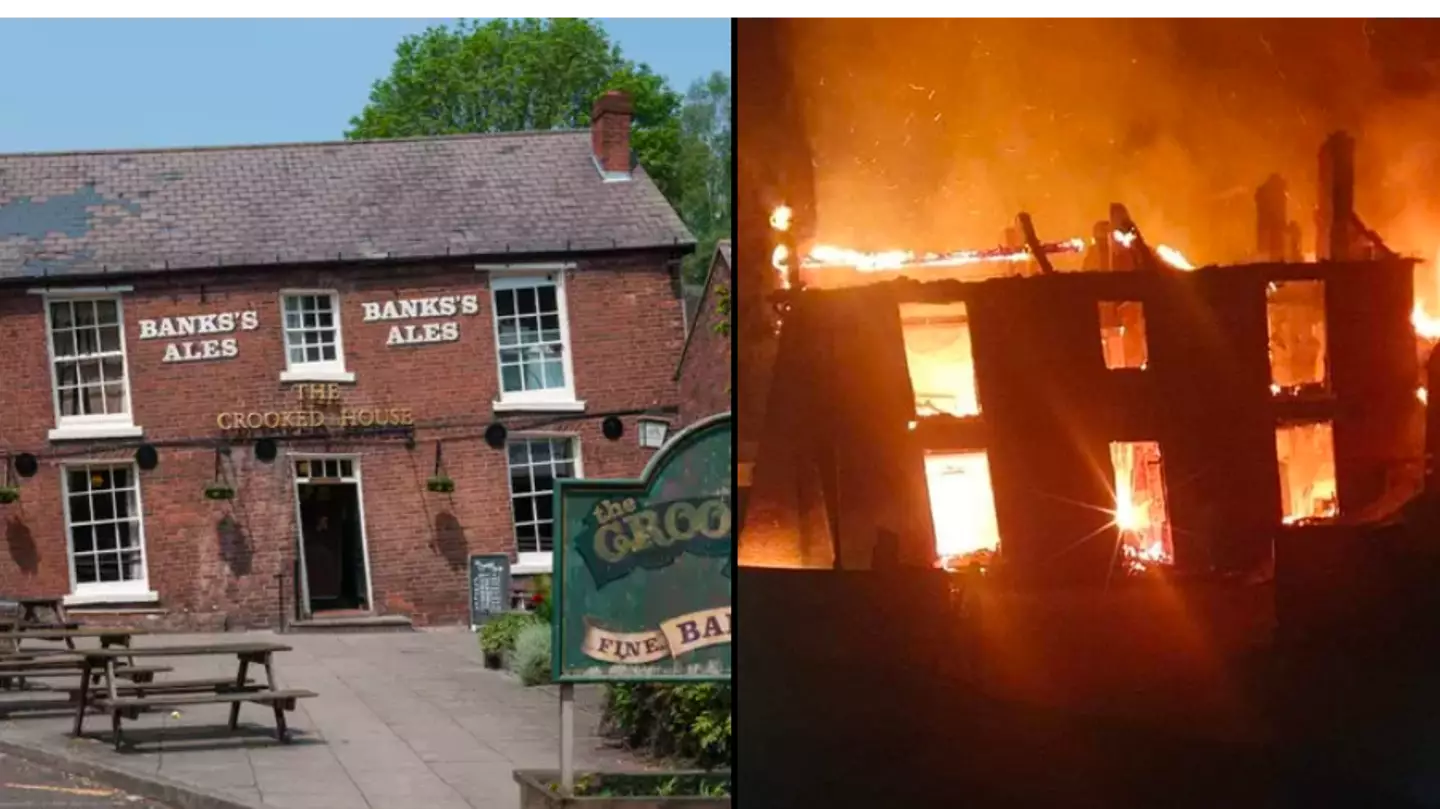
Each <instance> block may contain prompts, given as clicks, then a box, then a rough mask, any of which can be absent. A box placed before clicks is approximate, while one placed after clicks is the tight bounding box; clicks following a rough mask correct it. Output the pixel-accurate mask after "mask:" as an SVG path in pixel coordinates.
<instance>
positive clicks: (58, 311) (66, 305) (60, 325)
mask: <svg viewBox="0 0 1440 809" xmlns="http://www.w3.org/2000/svg"><path fill="white" fill-rule="evenodd" d="M50 325H51V327H52V328H55V329H66V328H69V327H71V326H73V325H75V318H74V316H73V315H72V314H71V311H70V302H69V301H62V302H59V303H52V304H50Z"/></svg>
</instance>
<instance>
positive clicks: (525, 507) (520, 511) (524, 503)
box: [515, 497, 535, 523]
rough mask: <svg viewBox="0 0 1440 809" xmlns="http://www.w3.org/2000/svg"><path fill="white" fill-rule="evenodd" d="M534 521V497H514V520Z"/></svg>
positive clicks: (520, 521)
mask: <svg viewBox="0 0 1440 809" xmlns="http://www.w3.org/2000/svg"><path fill="white" fill-rule="evenodd" d="M534 521H535V499H534V498H531V497H517V498H515V522H517V523H522V522H534Z"/></svg>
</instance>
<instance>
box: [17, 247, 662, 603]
mask: <svg viewBox="0 0 1440 809" xmlns="http://www.w3.org/2000/svg"><path fill="white" fill-rule="evenodd" d="M488 280H489V276H488V274H487V273H485V272H477V271H475V270H474V269H472V267H471V266H470V265H469V264H466V265H463V266H458V265H457V266H449V267H446V266H433V267H424V268H394V267H390V268H373V267H372V268H349V269H344V270H339V271H337V270H326V271H297V272H287V273H283V274H282V273H276V272H269V273H266V272H251V271H245V270H225V271H224V272H223V273H221V272H217V273H214V274H207V275H205V276H200V275H193V274H192V275H185V276H176V277H174V278H156V279H148V280H141V281H136V282H135V283H134V287H135V288H134V291H133V292H129V293H126V294H124V295H123V296H122V299H123V306H124V318H125V333H126V343H127V360H128V371H129V377H130V387H131V393H132V398H133V406H132V412H133V413H134V415H135V422H136V424H137V425H139V426H141V427H143V428H144V430H145V439H144V440H145V441H147V442H151V443H156V444H160V463H159V466H158V468H156V469H155V470H153V471H150V472H144V473H141V476H140V482H141V498H142V503H143V509H144V514H145V522H144V531H145V541H146V556H147V567H148V573H149V581H150V586H151V589H153V590H155V591H157V592H158V593H159V594H160V598H161V603H160V607H161V608H162V609H163V610H164V611H165V613H166V615H165V617H164V622H165V623H167V624H172V625H179V626H191V627H207V628H208V627H215V626H221V625H225V624H227V623H228V624H229V625H241V626H243V625H259V624H270V623H273V622H274V621H275V620H276V618H277V614H278V607H277V588H278V586H279V582H278V581H277V579H276V574H277V573H280V572H282V571H283V572H285V573H286V577H287V578H286V585H285V586H286V588H287V591H286V593H285V599H286V603H287V606H288V605H289V602H290V600H291V592H290V590H289V588H290V587H291V585H290V582H289V574H290V571H291V569H292V568H291V566H292V565H293V560H294V558H295V547H296V513H295V508H296V507H295V498H294V493H293V483H292V477H291V473H290V468H291V464H290V463H289V462H288V461H287V453H290V452H317V453H325V452H329V453H337V454H354V455H356V456H358V457H359V458H360V474H361V486H362V489H363V492H362V494H363V501H364V518H365V533H366V541H367V545H368V552H369V561H370V565H369V567H370V575H371V577H372V586H373V595H374V605H375V608H376V611H377V612H380V613H402V614H406V615H410V616H412V617H413V618H414V619H415V620H416V622H417V623H436V622H454V621H460V620H464V616H465V614H466V601H467V597H468V591H467V577H466V570H465V568H466V558H467V556H468V555H469V554H472V553H493V552H503V551H510V552H512V553H513V551H514V531H513V527H512V524H511V516H510V501H509V488H508V475H507V465H506V457H505V452H504V450H503V449H501V450H494V449H491V448H490V447H489V446H487V445H486V444H485V442H484V440H483V438H482V437H481V434H482V433H483V432H484V428H485V426H486V425H487V424H489V423H490V422H492V421H495V420H497V418H498V419H500V420H503V421H505V422H506V423H507V425H508V426H509V428H510V430H511V433H512V435H513V434H515V433H517V432H519V431H521V430H522V429H523V428H524V427H525V426H526V425H528V424H533V423H534V422H535V421H538V420H541V419H548V418H551V417H552V416H553V415H555V414H541V413H503V414H495V413H493V412H492V409H491V403H492V402H493V401H494V400H495V399H497V398H498V393H497V375H498V374H497V368H496V356H495V345H494V342H495V340H494V326H493V320H492V317H491V316H492V311H493V305H492V302H491V298H490V293H489V288H488V284H487V282H488ZM282 288H320V289H331V288H333V289H336V290H338V291H339V292H340V302H341V326H342V339H343V343H344V356H345V364H346V368H347V370H349V371H352V372H354V373H355V375H356V381H355V383H354V384H343V385H341V386H340V388H341V395H342V397H343V398H344V401H345V404H346V405H347V406H367V405H368V406H376V407H386V408H389V407H403V408H410V409H411V410H412V411H413V412H414V417H415V420H416V425H417V426H416V445H415V448H414V449H407V448H406V446H405V443H404V441H403V439H398V438H392V439H379V438H369V439H359V440H354V439H352V440H341V439H335V440H332V441H329V442H325V443H317V442H309V443H304V444H299V443H294V444H287V443H285V442H282V443H281V455H280V457H279V458H277V459H276V460H275V462H274V463H272V464H263V463H260V462H258V461H256V460H255V458H254V456H253V452H252V447H251V445H250V444H248V443H239V444H235V445H234V446H233V449H232V451H231V454H230V455H229V456H228V458H226V459H225V461H224V465H225V468H226V469H227V470H228V473H229V475H230V480H231V482H232V483H233V485H234V486H235V489H236V499H235V500H234V501H231V502H211V501H207V500H205V499H204V497H203V490H204V487H205V485H206V484H207V483H208V482H210V481H211V479H212V478H213V476H214V467H215V452H214V450H213V449H210V448H207V447H203V446H202V447H194V446H190V447H166V446H164V444H163V442H166V441H183V440H189V439H215V438H219V437H220V435H221V434H220V431H219V429H218V428H217V426H216V421H215V417H216V414H217V413H220V412H223V411H232V410H233V411H253V410H261V411H266V410H275V409H287V408H289V407H290V406H291V405H292V403H293V402H294V400H295V399H294V397H295V385H293V384H282V383H281V382H280V381H279V375H280V372H281V371H282V370H284V368H285V358H284V349H283V337H282V332H281V320H282V318H281V315H280V311H279V307H280V303H279V299H280V296H279V290H280V289H282ZM12 289H13V288H12ZM447 294H449V295H460V294H475V295H477V296H478V297H479V300H480V311H479V313H478V314H476V315H473V316H464V315H457V316H455V317H454V318H453V319H454V320H455V321H457V322H458V323H459V325H460V339H459V340H458V341H456V342H451V343H435V344H430V345H422V346H397V347H387V346H386V344H385V341H386V338H387V336H388V334H389V329H390V327H391V326H392V325H396V324H395V323H394V322H383V321H382V322H376V323H364V322H363V314H362V308H361V303H362V302H366V301H383V300H387V299H391V298H395V299H403V298H412V297H425V296H434V295H447ZM565 295H566V302H567V307H568V313H569V328H570V346H571V349H572V352H573V355H574V374H575V390H576V397H577V398H578V399H580V400H581V401H584V402H585V403H586V412H587V413H601V412H606V411H615V410H627V409H635V408H649V407H662V406H673V405H674V404H675V402H676V398H677V391H676V383H675V381H674V367H675V359H676V357H677V356H678V355H679V350H680V347H681V343H682V341H683V337H684V335H683V330H682V323H681V321H682V315H681V303H680V301H679V300H677V299H676V297H675V294H674V292H673V286H672V282H671V280H670V277H669V274H668V273H667V271H666V268H665V264H664V259H662V258H657V257H654V256H632V257H629V258H617V259H606V260H603V261H582V262H581V263H580V265H579V267H578V268H577V269H574V270H570V271H567V273H566V278H565ZM202 296H203V300H202ZM42 301H43V298H42V297H41V296H38V295H30V294H25V292H24V290H23V289H13V291H6V292H3V293H0V341H3V345H4V346H5V350H4V351H3V352H0V379H3V380H4V387H3V389H0V450H6V451H9V452H12V453H15V452H32V453H35V454H36V455H39V456H40V459H41V460H40V471H39V473H38V474H37V475H35V476H34V477H33V478H30V479H27V480H24V481H23V482H22V483H21V489H22V496H21V500H20V502H18V503H15V504H11V505H0V523H3V526H4V529H3V533H4V535H5V542H6V547H5V548H4V549H0V595H11V594H34V595H43V594H55V593H62V594H63V593H66V592H69V573H68V559H67V553H66V543H67V538H66V533H65V523H64V512H63V506H62V503H61V488H60V477H59V471H58V466H59V464H60V462H61V460H60V459H59V458H56V457H55V454H56V453H67V454H71V455H72V457H83V458H96V459H102V458H112V457H113V458H122V459H128V458H131V457H133V453H134V449H133V446H123V447H117V444H121V443H122V442H117V441H101V442H93V443H89V442H78V443H77V442H64V443H56V444H51V443H49V442H48V439H47V431H48V430H49V429H50V428H52V427H53V426H54V421H55V417H54V409H53V405H52V395H51V391H50V384H51V383H50V372H49V368H48V364H47V363H48V356H47V352H46V342H45V318H44V310H43V308H42ZM248 309H253V310H257V311H258V313H259V317H260V326H259V328H258V329H255V330H253V331H237V332H235V333H233V334H230V335H221V336H225V337H234V338H236V339H237V340H238V344H239V355H238V356H237V357H235V358H232V359H224V360H213V361H202V362H193V363H170V364H165V363H162V362H161V358H162V357H163V355H164V351H165V344H166V343H168V342H170V340H169V339H166V338H161V339H154V340H144V341H142V340H140V339H139V328H140V327H139V322H140V321H141V320H142V319H147V318H162V317H168V316H175V315H193V314H207V313H214V312H225V311H240V310H248ZM410 322H423V321H410ZM431 322H433V321H431ZM180 339H183V338H180ZM624 421H625V424H626V434H625V435H624V437H622V438H621V439H620V440H619V441H616V442H610V441H607V440H606V439H605V438H603V437H602V436H601V435H600V425H599V420H598V419H590V420H579V421H573V422H569V423H561V424H556V425H552V426H548V427H545V428H543V429H544V430H545V431H549V432H554V433H563V434H570V435H576V436H578V437H579V438H580V445H581V459H582V465H583V473H584V475H585V476H586V477H615V476H623V477H633V476H635V475H637V474H638V473H639V472H640V470H641V469H642V467H643V466H644V463H645V461H646V460H648V458H649V456H650V454H651V453H652V450H646V449H641V448H640V447H639V446H638V440H637V427H636V420H635V417H633V416H630V417H625V419H624ZM442 437H443V438H450V439H458V440H450V441H447V443H446V444H445V447H444V466H445V470H446V472H447V474H448V475H449V476H450V477H451V478H453V479H454V480H455V491H454V492H453V493H450V494H436V493H431V492H428V491H426V488H425V482H426V479H427V478H428V477H429V476H430V475H431V473H432V471H433V468H434V462H435V441H436V439H439V438H442Z"/></svg>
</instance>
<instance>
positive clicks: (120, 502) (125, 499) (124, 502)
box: [115, 490, 135, 520]
mask: <svg viewBox="0 0 1440 809" xmlns="http://www.w3.org/2000/svg"><path fill="white" fill-rule="evenodd" d="M131 494H132V492H130V491H125V490H121V491H117V492H115V517H116V519H120V520H125V519H129V518H131V517H134V516H135V508H134V506H135V504H134V502H133V501H131V499H130V497H131Z"/></svg>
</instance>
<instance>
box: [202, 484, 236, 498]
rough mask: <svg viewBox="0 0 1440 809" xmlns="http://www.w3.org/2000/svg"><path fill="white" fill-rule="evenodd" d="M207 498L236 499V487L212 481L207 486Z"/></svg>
mask: <svg viewBox="0 0 1440 809" xmlns="http://www.w3.org/2000/svg"><path fill="white" fill-rule="evenodd" d="M205 499H206V500H234V499H235V487H234V486H230V485H228V484H224V483H212V484H210V485H209V486H206V487H205Z"/></svg>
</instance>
